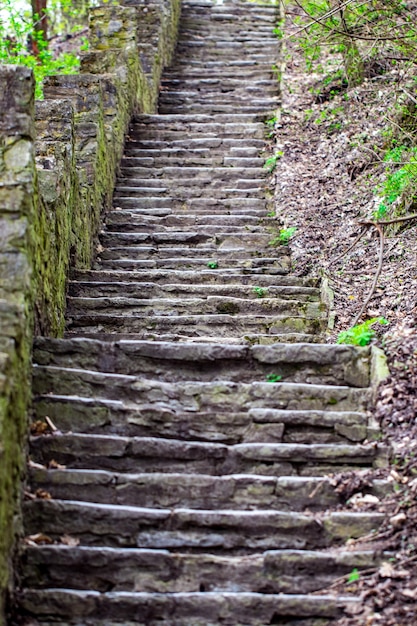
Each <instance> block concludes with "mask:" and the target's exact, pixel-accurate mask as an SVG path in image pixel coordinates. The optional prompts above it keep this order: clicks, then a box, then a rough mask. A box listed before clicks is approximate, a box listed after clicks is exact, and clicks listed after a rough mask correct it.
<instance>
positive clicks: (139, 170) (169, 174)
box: [121, 166, 267, 186]
mask: <svg viewBox="0 0 417 626" xmlns="http://www.w3.org/2000/svg"><path fill="white" fill-rule="evenodd" d="M121 175H122V177H123V178H124V179H126V180H128V179H132V178H134V179H138V178H148V179H150V178H152V179H154V180H155V179H167V178H169V179H171V178H173V179H176V178H178V179H179V181H180V182H181V177H182V176H183V177H184V178H185V179H186V178H189V177H194V184H195V185H199V184H200V179H203V180H204V179H207V178H209V177H211V178H212V180H215V181H223V182H225V183H227V184H232V185H233V186H234V184H235V182H236V181H237V180H242V179H245V178H246V179H247V180H253V179H254V178H259V179H262V178H264V179H265V178H266V177H267V171H266V169H265V168H263V167H246V168H245V167H194V166H186V167H185V166H184V167H177V166H166V167H156V168H155V167H154V168H150V167H136V166H131V167H130V166H129V167H123V168H121Z"/></svg>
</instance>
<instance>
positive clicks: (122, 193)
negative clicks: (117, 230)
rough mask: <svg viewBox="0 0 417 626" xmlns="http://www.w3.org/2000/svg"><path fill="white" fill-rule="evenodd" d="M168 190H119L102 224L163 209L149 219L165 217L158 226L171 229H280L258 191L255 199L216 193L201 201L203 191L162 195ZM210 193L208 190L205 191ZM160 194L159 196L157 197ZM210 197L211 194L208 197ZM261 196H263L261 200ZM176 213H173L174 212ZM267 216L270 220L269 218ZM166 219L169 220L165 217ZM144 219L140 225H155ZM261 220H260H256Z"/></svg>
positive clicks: (242, 194)
mask: <svg viewBox="0 0 417 626" xmlns="http://www.w3.org/2000/svg"><path fill="white" fill-rule="evenodd" d="M167 191H168V190H167V189H166V188H163V187H162V188H161V187H159V188H158V187H157V188H152V187H150V188H149V187H148V188H145V189H144V188H143V187H139V188H138V187H132V186H130V187H128V186H127V185H126V186H124V187H121V186H119V188H118V189H117V190H115V196H114V199H113V204H114V206H115V208H114V209H113V210H110V211H108V213H107V214H106V217H105V220H106V223H110V222H111V221H114V220H117V219H120V220H122V219H123V217H125V216H126V215H128V216H129V219H130V216H135V215H137V216H138V217H139V218H140V217H142V216H144V215H146V213H145V214H144V213H143V212H142V211H143V209H145V210H151V211H155V210H156V209H163V210H164V212H160V213H159V214H158V213H156V214H155V213H154V214H153V215H152V213H151V214H149V216H150V218H152V217H153V218H155V217H159V218H161V217H165V218H168V219H165V220H158V221H159V222H160V223H164V222H167V223H170V224H169V225H170V226H174V225H175V223H177V224H178V225H180V226H183V227H184V226H190V225H195V224H211V225H215V224H218V225H219V226H222V225H224V226H227V225H233V226H252V225H254V226H256V225H261V224H262V225H263V226H264V231H266V232H270V231H267V230H266V227H269V228H271V229H272V228H273V229H274V230H275V231H276V230H278V229H279V224H277V218H276V217H275V215H274V216H273V217H271V215H272V212H268V213H267V209H269V205H270V202H268V201H267V200H266V199H265V198H264V197H261V193H260V192H261V191H262V190H260V192H257V195H256V196H254V195H253V190H251V189H248V190H247V191H245V190H243V191H242V190H240V189H236V190H232V191H234V192H235V193H234V195H232V197H229V198H227V197H224V192H223V193H221V192H219V191H218V192H217V194H216V193H214V194H213V196H216V195H217V196H218V197H210V198H207V197H204V195H205V194H204V192H205V191H206V190H204V189H201V188H200V189H199V190H198V189H196V190H195V194H196V195H194V197H193V194H188V190H187V189H186V188H183V190H182V194H181V195H180V190H179V189H176V190H175V196H174V195H173V193H172V192H171V194H169V195H168V194H167V195H165V193H166V192H167ZM208 191H209V192H210V190H208ZM158 192H160V193H158ZM210 195H211V194H210ZM263 195H264V194H262V196H263ZM174 211H175V212H174ZM268 215H269V216H268ZM168 216H169V217H168ZM150 218H148V219H144V220H143V223H146V222H152V221H153V222H154V223H156V222H157V220H155V219H150ZM259 218H262V219H259Z"/></svg>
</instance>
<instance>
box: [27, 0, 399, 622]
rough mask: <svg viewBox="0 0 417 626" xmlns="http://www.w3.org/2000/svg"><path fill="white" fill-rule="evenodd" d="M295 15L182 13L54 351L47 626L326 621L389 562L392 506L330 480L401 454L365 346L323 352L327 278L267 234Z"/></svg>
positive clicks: (38, 381) (191, 7)
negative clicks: (269, 147) (309, 274)
mask: <svg viewBox="0 0 417 626" xmlns="http://www.w3.org/2000/svg"><path fill="white" fill-rule="evenodd" d="M277 17H278V15H277V9H276V8H275V7H274V6H272V5H268V6H262V5H258V4H255V3H253V4H251V3H243V2H233V1H232V2H227V3H224V4H212V3H211V2H206V1H205V0H197V1H195V2H189V1H187V2H185V3H184V5H183V16H182V22H181V24H182V26H181V32H180V40H179V44H178V50H177V56H176V60H175V63H174V65H173V66H172V67H171V68H170V70H169V71H167V72H166V74H165V77H164V80H163V83H162V89H161V96H160V114H159V115H146V116H144V115H139V116H137V117H136V118H135V119H134V120H133V122H132V126H131V130H130V134H129V138H128V141H127V143H126V150H125V155H124V158H123V161H122V163H121V170H120V176H119V179H118V182H117V187H116V189H115V194H114V206H113V209H112V210H111V211H109V212H108V213H107V215H106V216H105V224H104V227H103V231H102V234H101V241H100V245H99V252H98V258H97V261H96V265H95V267H94V269H91V270H86V271H79V272H77V273H76V274H75V276H74V277H73V280H72V281H71V284H70V292H69V298H68V330H67V334H66V338H65V339H49V338H41V337H39V338H38V339H37V340H36V344H35V351H34V360H35V365H34V396H35V411H34V412H35V415H34V427H33V432H34V435H33V436H32V437H31V444H30V445H31V463H30V469H29V480H30V490H31V493H32V497H30V498H28V499H27V501H26V502H25V506H24V522H25V533H26V535H27V536H28V537H29V538H28V539H26V542H25V544H24V547H23V549H22V554H21V568H20V569H21V586H22V591H21V593H20V595H19V597H18V604H19V606H20V610H21V611H22V612H23V613H24V614H25V615H27V616H29V617H30V618H33V619H34V620H36V623H38V624H40V625H42V626H58V625H60V626H62V625H64V624H66V625H73V626H87V625H91V626H93V625H94V626H95V625H101V626H113V625H116V624H124V625H125V626H130V625H132V626H133V625H139V624H143V625H147V626H150V625H154V624H161V623H163V624H169V625H173V626H174V625H177V626H197V625H205V626H207V625H212V624H213V625H214V624H229V625H244V624H247V625H255V624H256V625H266V624H281V625H291V626H322V625H324V624H329V623H330V622H331V621H333V620H334V619H336V618H337V617H339V616H340V615H342V614H343V612H344V611H345V610H349V607H350V608H351V607H352V605H354V604H355V603H356V602H357V601H358V599H357V598H355V597H353V596H346V597H345V596H338V595H329V594H324V595H320V594H315V593H314V592H316V591H318V590H320V589H323V588H325V587H326V586H328V585H329V584H330V583H331V582H332V581H333V580H334V579H335V578H337V577H339V576H341V575H345V574H348V573H349V572H350V571H351V570H352V569H353V568H358V569H362V568H368V567H370V566H372V565H374V564H376V563H377V556H376V555H375V554H373V553H372V552H370V551H357V550H356V551H355V550H354V549H353V548H346V547H345V542H346V540H348V539H352V538H357V537H359V536H361V535H363V534H366V533H369V532H371V531H372V530H373V529H377V528H378V526H379V525H380V523H381V521H382V516H381V514H379V513H375V512H364V513H358V512H352V511H350V510H348V509H345V508H343V506H342V503H341V501H340V496H339V495H338V494H337V493H336V491H335V488H334V486H333V485H332V482H331V480H330V479H329V476H328V475H329V474H332V473H335V472H339V471H346V470H351V469H362V468H369V467H377V466H381V465H384V464H385V463H386V451H384V450H381V449H378V447H377V446H375V445H373V444H368V443H366V441H367V440H371V439H372V438H373V437H374V435H375V433H376V429H375V426H374V425H373V424H372V423H370V422H369V419H368V416H367V414H366V412H365V409H366V405H367V403H368V402H369V400H370V397H371V389H370V387H369V384H370V380H369V371H370V352H369V350H368V349H367V348H355V347H352V346H336V345H325V344H321V343H320V340H321V337H322V333H323V330H324V329H325V327H326V324H327V317H326V316H327V312H326V309H325V307H324V305H323V304H322V303H321V301H320V291H319V288H318V285H317V284H316V281H315V280H313V279H309V278H305V279H301V278H296V277H293V276H291V275H289V271H290V266H291V262H290V253H289V249H288V248H287V247H285V246H272V245H270V242H271V240H273V239H274V237H276V234H277V229H278V228H279V226H277V219H276V217H275V216H273V217H271V215H273V213H271V211H272V207H271V206H269V203H268V200H267V199H266V195H267V192H266V185H267V181H266V175H267V173H266V170H265V169H264V168H263V163H264V156H263V155H262V153H263V150H264V149H265V139H264V137H265V124H264V122H263V120H264V118H265V117H268V116H270V115H272V114H273V113H274V111H275V110H276V109H277V107H278V105H279V99H278V95H277V91H278V87H277V83H276V80H275V79H274V76H273V71H272V69H271V66H272V64H273V63H275V62H276V61H277V57H278V47H277V40H276V38H274V37H273V35H272V29H273V27H274V26H275V24H276V21H277ZM278 224H279V223H278ZM386 490H387V484H386V483H385V482H383V481H375V482H374V483H373V485H372V487H371V488H370V491H371V492H372V493H374V494H376V495H381V494H382V493H385V492H386ZM49 495H50V496H52V497H49ZM31 623H35V622H33V621H32V622H31Z"/></svg>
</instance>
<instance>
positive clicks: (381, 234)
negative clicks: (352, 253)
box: [352, 222, 385, 326]
mask: <svg viewBox="0 0 417 626" xmlns="http://www.w3.org/2000/svg"><path fill="white" fill-rule="evenodd" d="M372 225H373V226H374V227H375V228H376V230H377V231H378V235H379V259H378V267H377V269H376V272H375V276H374V280H373V281H372V285H371V288H370V290H369V293H368V295H367V297H366V299H365V302H364V303H363V305H362V307H361V309H360V311H359V313H358V314H357V315H356V317H355V319H354V321H353V323H352V326H356V324H357V323H358V321H359V320H360V318H361V317H362V314H363V312H364V311H365V309H366V307H367V306H368V304H369V302H370V300H371V298H372V296H373V295H374V292H375V289H376V286H377V283H378V278H379V276H380V274H381V271H382V263H383V260H384V239H385V237H384V231H383V229H382V227H381V226H380V224H378V223H377V222H375V223H374V224H372Z"/></svg>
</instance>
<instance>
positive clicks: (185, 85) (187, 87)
mask: <svg viewBox="0 0 417 626" xmlns="http://www.w3.org/2000/svg"><path fill="white" fill-rule="evenodd" d="M261 45H262V44H261ZM161 88H162V91H163V92H166V93H167V94H169V93H172V92H173V91H177V92H180V93H194V94H195V92H199V93H201V95H206V94H213V95H216V96H217V97H221V95H222V94H223V93H229V92H231V91H232V92H243V91H245V92H248V93H253V94H261V96H262V97H263V96H264V95H265V94H266V93H274V94H276V93H278V86H277V81H276V80H272V79H270V78H261V77H258V78H257V79H255V80H254V79H252V80H248V79H247V78H245V80H244V81H242V78H241V77H239V78H237V77H236V76H234V77H223V76H216V77H207V76H204V74H202V75H201V76H199V77H198V78H194V79H189V80H187V81H184V80H183V79H182V78H181V77H179V76H178V75H177V74H176V72H174V73H173V74H172V75H171V76H169V75H168V76H167V75H165V77H164V78H163V79H162V81H161Z"/></svg>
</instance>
